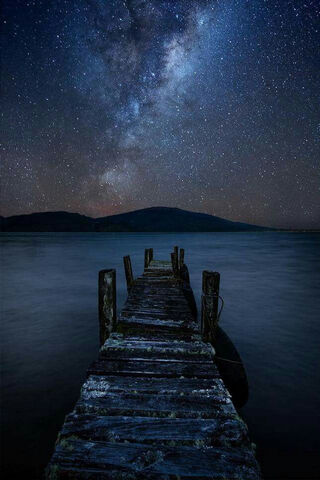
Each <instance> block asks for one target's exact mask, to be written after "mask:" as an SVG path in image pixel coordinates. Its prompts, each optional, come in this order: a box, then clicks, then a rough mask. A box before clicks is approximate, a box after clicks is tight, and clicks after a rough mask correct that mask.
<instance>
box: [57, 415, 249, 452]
mask: <svg viewBox="0 0 320 480" xmlns="http://www.w3.org/2000/svg"><path fill="white" fill-rule="evenodd" d="M71 436H73V437H80V438H82V439H87V440H101V441H116V442H136V443H149V444H150V443H153V444H155V442H156V444H158V445H171V446H173V445H178V444H179V445H195V446H205V445H207V446H213V445H216V446H222V447H225V446H228V447H237V446H241V445H242V446H244V445H247V446H249V440H248V435H247V427H246V425H245V424H244V423H243V422H242V421H241V420H239V419H236V418H234V419H227V420H226V419H222V418H215V419H202V418H154V417H118V416H111V417H108V416H98V415H93V414H76V413H72V414H70V415H68V416H67V417H66V420H65V423H64V425H63V428H62V430H61V432H60V435H59V439H62V438H68V437H71Z"/></svg>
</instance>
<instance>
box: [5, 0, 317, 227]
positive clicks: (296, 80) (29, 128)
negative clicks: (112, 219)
mask: <svg viewBox="0 0 320 480" xmlns="http://www.w3.org/2000/svg"><path fill="white" fill-rule="evenodd" d="M319 10H320V7H319V2H318V1H317V0H306V1H301V0H292V1H289V0H279V1H277V0H250V1H246V0H225V1H223V0H219V1H209V0H203V1H198V2H196V1H188V0H175V1H173V0H171V1H168V0H167V1H161V0H149V1H143V0H127V1H111V0H110V1H108V2H106V1H105V0H77V1H74V2H73V1H70V0H68V1H61V0H56V1H41V0H37V1H29V2H27V1H17V0H15V1H12V0H11V1H9V0H7V1H6V2H5V6H4V8H3V19H2V22H3V36H2V44H3V55H2V75H1V76H2V103H3V107H2V115H3V120H2V122H3V127H4V128H3V131H4V135H3V136H2V142H1V148H2V160H1V166H2V181H1V184H2V188H1V197H2V201H1V205H2V209H1V214H3V215H5V216H7V215H13V214H20V213H30V212H35V211H45V210H68V211H76V212H79V213H84V214H88V215H91V216H102V215H108V214H112V213H118V212H124V211H127V210H132V209H136V208H143V207H149V206H156V205H165V206H173V207H180V208H186V209H189V210H195V211H202V212H206V213H211V214H215V215H219V216H222V217H225V218H228V219H231V220H241V221H246V222H252V223H257V224H264V225H271V226H280V227H311V228H312V227H318V228H319V227H320V191H319V188H320V166H319V158H320V155H319V153H320V142H319V137H320V119H319V97H320V95H319V94H320V82H319V67H320V62H319V53H318V52H319Z"/></svg>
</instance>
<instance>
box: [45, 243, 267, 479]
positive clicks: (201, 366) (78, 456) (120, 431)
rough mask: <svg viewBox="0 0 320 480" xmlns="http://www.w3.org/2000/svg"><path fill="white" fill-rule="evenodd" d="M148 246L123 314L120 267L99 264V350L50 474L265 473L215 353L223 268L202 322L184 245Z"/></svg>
mask: <svg viewBox="0 0 320 480" xmlns="http://www.w3.org/2000/svg"><path fill="white" fill-rule="evenodd" d="M152 257H153V252H152V249H148V250H146V255H145V268H144V272H143V275H141V276H140V277H138V278H136V279H134V278H133V275H132V268H131V262H130V258H129V257H125V258H124V262H125V271H126V278H127V285H128V298H127V301H126V303H125V305H124V307H123V309H122V311H121V312H120V314H119V315H118V316H117V315H116V300H115V271H114V270H103V271H101V272H100V274H99V312H100V340H101V349H100V353H99V358H98V360H97V361H95V362H94V363H93V364H92V365H91V366H90V368H89V370H88V377H87V380H86V382H85V383H84V385H83V387H82V390H81V395H80V398H79V400H78V402H77V404H76V405H75V408H74V410H73V412H72V413H71V414H69V415H68V416H67V417H66V419H65V423H64V425H63V427H62V430H61V432H60V434H59V437H58V440H57V443H56V447H55V451H54V454H53V456H52V458H51V461H50V463H49V465H48V467H47V471H46V478H47V479H51V480H55V479H60V478H61V479H78V478H79V479H90V480H91V479H95V480H96V479H99V480H100V479H119V480H120V479H123V480H124V479H132V480H133V479H154V480H155V479H191V478H192V479H212V480H214V479H216V480H218V479H219V480H223V479H225V480H226V479H227V480H236V479H237V480H240V479H242V480H257V479H259V478H260V474H259V468H258V465H257V462H256V460H255V457H254V453H253V450H252V447H251V443H250V441H249V438H248V432H247V427H246V425H245V423H244V422H243V421H242V419H241V418H240V417H239V416H238V414H237V411H236V409H235V407H234V405H233V403H232V399H231V398H230V395H229V393H228V391H227V390H226V388H225V386H224V384H223V382H222V380H221V378H220V375H219V372H218V369H217V366H216V364H215V361H214V354H215V352H214V349H213V347H212V346H211V343H209V342H205V341H203V338H205V340H206V339H208V338H209V337H210V329H211V330H212V328H214V322H215V321H217V305H218V299H217V292H215V288H216V287H217V286H218V284H217V282H218V280H219V276H218V274H216V273H213V272H204V276H203V282H204V285H203V297H202V322H201V323H202V325H200V322H198V321H197V320H196V313H195V310H196V307H195V302H194V298H193V293H192V290H191V288H190V284H189V279H188V271H187V268H186V266H185V264H184V252H183V250H181V251H180V255H179V254H178V250H177V248H175V251H174V253H173V254H172V258H171V261H170V262H165V261H155V260H153V258H152Z"/></svg>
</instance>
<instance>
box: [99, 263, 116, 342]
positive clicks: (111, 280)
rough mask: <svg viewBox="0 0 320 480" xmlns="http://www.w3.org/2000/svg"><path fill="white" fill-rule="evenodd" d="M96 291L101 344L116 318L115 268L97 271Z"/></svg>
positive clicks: (107, 335)
mask: <svg viewBox="0 0 320 480" xmlns="http://www.w3.org/2000/svg"><path fill="white" fill-rule="evenodd" d="M98 292H99V293H98V301H99V327H100V328H99V330H100V345H103V344H104V342H105V341H106V340H107V338H108V337H109V335H110V332H111V331H112V330H113V328H114V326H115V323H116V318H117V302H116V271H115V269H107V270H101V271H100V272H99V283H98Z"/></svg>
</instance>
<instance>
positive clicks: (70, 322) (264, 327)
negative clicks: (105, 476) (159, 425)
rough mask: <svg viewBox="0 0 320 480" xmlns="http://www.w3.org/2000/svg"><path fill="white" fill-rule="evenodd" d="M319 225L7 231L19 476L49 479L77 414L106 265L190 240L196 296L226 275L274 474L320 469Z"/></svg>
mask: <svg viewBox="0 0 320 480" xmlns="http://www.w3.org/2000/svg"><path fill="white" fill-rule="evenodd" d="M319 240H320V236H319V235H318V234H287V233H249V234H248V233H239V234H238V233H200V234H194V233H192V234H189V233H182V234H154V233H149V234H142V233H141V234H139V233H135V234H127V233H120V234H119V233H108V234H103V233H101V234H90V233H79V234H64V233H56V234H3V235H2V236H1V256H2V260H1V262H2V274H1V295H2V300H1V317H2V323H1V330H2V331H1V343H2V345H1V351H2V354H3V357H4V361H3V362H2V365H3V374H2V400H3V406H4V411H5V415H3V423H4V425H3V427H2V435H3V443H4V448H5V452H4V458H5V463H6V466H7V468H8V471H10V476H9V474H7V478H14V476H15V475H18V474H19V473H20V474H21V473H23V476H24V478H33V479H36V478H40V476H41V474H42V470H43V466H44V465H45V464H46V463H47V461H48V459H49V456H50V454H51V452H52V449H53V445H54V442H55V439H56V435H57V432H58V430H59V428H60V426H61V424H62V422H63V419H64V416H65V414H66V413H68V412H69V411H71V409H72V407H73V405H74V403H75V401H76V400H77V397H78V395H79V389H80V385H81V383H82V382H83V380H84V376H85V371H86V368H87V367H88V365H89V363H90V362H91V361H92V360H93V359H95V358H96V356H97V352H98V321H97V273H98V270H100V269H102V268H116V269H117V287H118V288H117V300H118V306H119V308H121V306H122V304H123V302H124V299H125V296H126V290H125V279H124V272H123V267H122V257H123V255H127V254H130V255H131V259H132V264H133V269H134V273H135V274H136V275H137V274H139V273H140V272H141V271H142V268H143V261H144V248H146V247H153V248H154V250H155V256H156V258H168V255H169V252H170V251H171V250H172V247H173V245H175V244H178V245H180V246H181V247H184V248H185V250H186V262H187V264H188V266H189V270H190V274H191V282H192V286H193V288H194V292H195V295H196V298H197V300H199V297H200V288H201V272H202V270H204V269H212V270H217V271H219V272H220V273H221V294H222V296H223V297H224V299H225V303H226V305H225V309H224V311H223V315H222V318H221V326H222V327H223V328H224V329H225V330H226V332H227V333H228V334H229V335H230V336H231V338H232V339H233V340H234V342H235V344H236V346H237V348H238V350H239V352H240V353H241V355H242V357H243V360H244V361H245V364H246V367H247V372H248V376H249V383H250V399H249V402H248V404H247V406H246V407H245V408H244V409H243V415H244V416H245V418H246V421H247V422H248V424H249V428H250V433H251V437H252V440H253V441H254V442H255V443H256V444H257V446H258V453H259V458H260V461H261V464H262V467H263V471H264V476H265V477H267V478H274V479H284V478H296V479H298V478H299V479H307V478H318V473H319V471H320V458H319V456H318V452H319V446H320V445H319V435H318V431H317V429H318V428H317V427H318V426H319V420H320V419H319V411H320V410H319V407H320V405H319V404H320V402H319V399H320V394H319V381H320V374H319V356H320V355H319V342H320V326H319V324H320V322H319V311H320V295H319V290H320V289H319V287H320V261H319V250H320V249H319Z"/></svg>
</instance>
